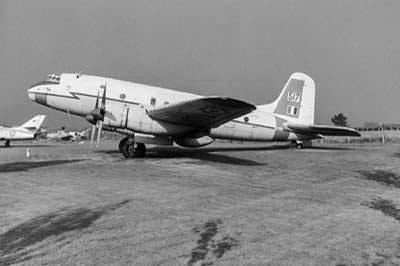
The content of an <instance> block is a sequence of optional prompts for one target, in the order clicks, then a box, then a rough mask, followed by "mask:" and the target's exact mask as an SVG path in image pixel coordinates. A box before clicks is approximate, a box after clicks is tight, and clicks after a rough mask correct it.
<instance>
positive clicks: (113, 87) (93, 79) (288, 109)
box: [28, 73, 360, 158]
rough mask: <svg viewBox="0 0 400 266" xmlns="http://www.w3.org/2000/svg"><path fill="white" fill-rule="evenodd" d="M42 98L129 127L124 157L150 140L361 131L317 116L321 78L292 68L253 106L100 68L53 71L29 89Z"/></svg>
mask: <svg viewBox="0 0 400 266" xmlns="http://www.w3.org/2000/svg"><path fill="white" fill-rule="evenodd" d="M28 96H29V98H30V99H31V100H33V101H35V102H36V103H38V104H42V105H45V106H48V107H51V108H53V109H56V110H60V111H64V112H68V113H71V114H74V115H78V116H82V117H85V118H86V120H87V121H88V122H90V123H91V124H93V130H92V136H91V144H92V143H93V140H94V137H95V136H94V134H95V129H96V128H97V129H98V130H97V133H98V134H97V144H96V146H97V147H98V144H99V139H100V135H101V131H102V129H106V130H113V131H117V132H119V133H122V134H125V135H126V137H125V138H123V139H122V140H121V141H120V143H119V149H120V151H121V152H122V154H123V155H124V156H125V157H126V158H136V157H144V155H145V152H146V147H145V144H157V145H173V143H174V142H175V143H176V144H178V145H180V146H183V147H201V146H204V145H208V144H210V143H212V142H213V141H214V139H215V138H221V139H230V140H246V141H291V142H293V143H295V144H296V145H297V146H298V148H302V147H303V146H304V145H310V144H311V140H312V139H318V138H322V137H323V136H324V135H333V136H360V134H359V133H358V132H357V131H356V130H353V129H350V128H345V127H335V126H323V125H315V124H314V102H315V83H314V81H313V79H312V78H311V77H309V76H307V75H306V74H303V73H294V74H292V75H291V76H290V78H289V80H288V82H287V83H286V85H285V86H284V88H283V90H282V92H281V93H280V95H279V97H278V98H277V99H276V100H275V101H274V102H272V103H270V104H263V105H259V106H255V105H253V104H251V103H247V102H244V101H242V100H237V99H233V98H227V97H216V96H212V97H204V96H200V95H195V94H191V93H185V92H180V91H175V90H170V89H164V88H159V87H153V86H148V85H144V84H138V83H132V82H127V81H122V80H117V79H112V78H105V77H99V76H92V75H85V74H81V73H79V74H74V73H63V74H51V75H49V76H48V78H47V79H46V80H44V81H41V82H39V83H36V84H35V85H33V86H32V87H31V88H30V89H29V90H28Z"/></svg>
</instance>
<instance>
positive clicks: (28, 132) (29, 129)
mask: <svg viewBox="0 0 400 266" xmlns="http://www.w3.org/2000/svg"><path fill="white" fill-rule="evenodd" d="M45 118H46V116H45V115H37V116H35V117H34V118H32V119H31V120H29V121H28V122H26V123H25V124H23V125H22V126H19V127H6V126H0V140H5V143H4V146H6V147H9V146H10V141H15V140H31V139H35V138H36V134H38V131H39V129H40V126H41V125H42V123H43V121H44V119H45Z"/></svg>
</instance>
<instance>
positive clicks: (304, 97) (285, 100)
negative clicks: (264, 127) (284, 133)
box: [258, 73, 315, 124]
mask: <svg viewBox="0 0 400 266" xmlns="http://www.w3.org/2000/svg"><path fill="white" fill-rule="evenodd" d="M314 103H315V83H314V80H313V79H312V78H311V77H309V76H307V75H306V74H303V73H293V74H292V75H291V76H290V78H289V80H288V81H287V83H286V85H285V87H284V88H283V90H282V91H281V93H280V95H279V97H278V98H277V99H276V100H275V101H274V102H273V103H271V104H265V105H261V106H258V109H260V110H263V111H268V112H272V113H273V114H275V115H276V116H279V117H281V118H283V119H285V120H287V121H292V122H296V123H302V124H313V123H314V107H315V106H314V105H315V104H314Z"/></svg>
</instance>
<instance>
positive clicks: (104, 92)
mask: <svg viewBox="0 0 400 266" xmlns="http://www.w3.org/2000/svg"><path fill="white" fill-rule="evenodd" d="M106 89H107V83H105V84H104V90H103V97H102V98H101V109H103V110H105V108H106Z"/></svg>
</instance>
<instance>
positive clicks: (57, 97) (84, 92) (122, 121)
mask: <svg viewBox="0 0 400 266" xmlns="http://www.w3.org/2000/svg"><path fill="white" fill-rule="evenodd" d="M104 86H106V88H107V90H106V92H107V95H106V108H105V109H106V111H107V113H108V115H107V114H106V118H105V120H104V125H105V126H108V127H113V128H120V129H125V128H127V129H129V130H132V131H134V132H139V133H144V134H153V135H165V136H174V135H182V134H185V133H187V132H191V131H193V130H194V128H191V127H188V126H181V125H175V124H170V123H164V122H160V121H156V120H154V119H152V118H151V117H149V116H148V114H147V111H146V110H148V109H151V108H154V107H157V106H162V105H164V104H172V103H177V102H181V101H185V100H190V99H195V98H201V97H203V96H200V95H195V94H191V93H184V92H179V91H175V90H169V89H164V88H159V87H153V86H148V85H143V84H138V83H133V82H126V81H121V80H116V79H111V78H104V77H98V76H91V75H80V76H78V75H77V74H62V75H61V79H60V83H59V84H44V85H38V86H34V87H32V88H31V89H29V90H28V95H29V98H31V99H32V100H33V101H36V102H38V103H40V104H44V105H47V106H49V107H51V108H54V109H57V110H61V111H64V112H69V113H71V114H75V115H78V116H83V117H85V116H86V115H88V114H89V113H90V112H91V111H92V110H93V109H94V108H95V104H96V98H97V97H98V95H99V99H100V100H101V97H102V95H103V88H104ZM40 95H41V96H40ZM40 97H42V98H41V99H39V98H40ZM43 98H45V100H43ZM38 99H39V100H38ZM277 121H278V118H277V117H276V116H274V115H273V114H272V113H269V112H265V111H262V110H258V109H257V110H255V111H253V112H251V113H249V114H247V115H245V116H242V117H239V118H236V119H234V120H232V121H229V122H227V123H225V124H223V125H221V126H219V127H217V128H212V129H211V131H210V134H209V136H211V137H213V138H222V139H232V140H235V139H238V140H250V141H270V140H276V141H279V140H298V139H309V138H310V137H309V136H306V135H301V134H295V133H293V132H288V131H286V132H284V131H283V128H282V125H280V123H278V122H277ZM277 132H278V133H279V132H283V134H277ZM279 136H282V137H279Z"/></svg>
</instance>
